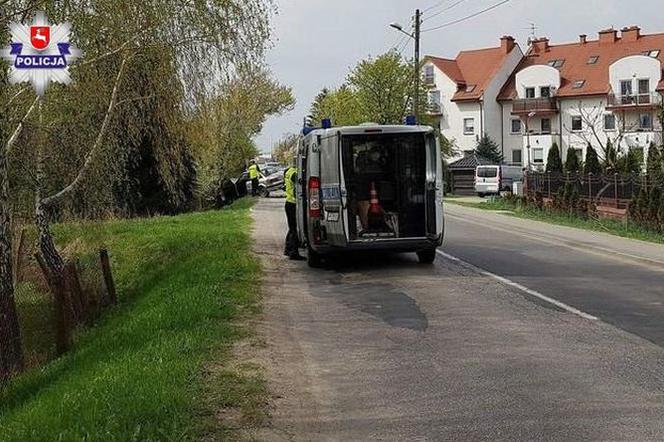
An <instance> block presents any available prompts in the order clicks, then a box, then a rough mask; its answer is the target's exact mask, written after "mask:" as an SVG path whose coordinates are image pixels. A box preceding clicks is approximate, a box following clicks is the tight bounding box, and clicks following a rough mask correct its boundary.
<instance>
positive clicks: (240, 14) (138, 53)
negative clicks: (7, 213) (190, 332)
mask: <svg viewBox="0 0 664 442" xmlns="http://www.w3.org/2000/svg"><path fill="white" fill-rule="evenodd" d="M23 3H24V2H21V1H11V0H10V1H8V2H7V4H8V5H10V6H11V7H12V8H13V10H14V11H20V8H21V7H22V5H23ZM41 6H44V7H45V9H46V14H47V16H48V17H49V19H50V21H51V22H55V23H57V22H62V21H69V22H71V23H72V29H73V33H74V36H73V38H74V39H73V41H72V43H74V44H75V45H76V46H78V47H79V48H81V49H82V50H83V51H84V52H85V59H84V61H82V62H81V63H79V64H78V65H77V66H74V67H73V68H72V75H73V77H74V84H73V85H72V86H71V87H68V88H65V87H62V86H51V87H50V89H49V90H48V92H47V94H46V96H45V97H44V98H43V100H41V101H40V102H39V103H38V104H37V101H38V100H36V99H35V98H34V96H30V92H26V93H23V94H22V96H21V99H20V100H19V101H17V103H16V104H17V106H16V108H17V109H20V112H21V113H23V114H24V117H23V120H25V122H26V124H27V125H31V126H32V127H33V128H36V130H32V131H29V132H28V131H24V133H23V134H22V135H21V136H19V137H17V147H20V149H18V148H17V149H16V150H17V151H20V152H21V155H23V158H22V159H24V160H27V161H26V162H22V164H29V167H28V168H27V169H28V171H27V173H26V175H28V176H29V181H30V182H31V183H32V192H33V195H34V201H35V203H34V216H35V222H36V224H37V227H38V231H39V235H38V238H39V239H38V246H39V250H40V251H41V253H42V255H43V256H44V258H45V261H46V263H47V265H48V267H49V270H50V271H51V273H52V274H53V275H54V276H56V277H60V275H61V272H62V268H63V259H62V257H61V255H60V253H59V251H58V250H57V248H56V246H55V242H54V238H53V235H52V234H51V231H50V223H51V222H52V221H53V216H54V215H57V214H58V213H60V212H62V210H63V209H64V208H66V207H68V206H72V205H74V206H76V205H78V206H79V207H80V204H81V203H80V200H83V199H87V198H88V197H90V196H92V195H94V196H95V197H99V198H100V200H103V199H104V198H109V199H110V198H113V195H110V194H109V192H108V189H112V188H113V184H114V183H117V182H122V180H123V179H124V178H125V177H126V172H127V164H128V162H129V161H131V159H132V157H133V156H134V154H135V152H136V151H135V148H136V146H139V145H141V143H143V142H146V140H147V142H150V143H152V146H153V147H154V146H157V150H158V154H159V155H161V154H164V155H169V156H170V157H171V158H175V157H180V158H181V160H182V161H180V163H179V164H177V165H175V167H172V166H173V164H169V161H165V162H164V163H163V164H166V166H165V167H164V168H163V170H161V172H160V176H161V179H164V180H165V181H166V183H165V186H166V187H168V186H169V185H170V184H172V183H171V182H169V180H171V179H175V178H174V177H177V176H181V175H183V174H184V173H185V172H187V171H184V170H178V169H179V168H180V166H182V164H183V163H184V161H185V158H186V155H184V154H183V150H185V149H186V148H187V147H186V145H185V142H184V141H183V140H184V137H185V134H186V133H185V131H184V124H185V120H186V115H187V114H191V113H193V112H194V111H195V109H196V108H197V107H199V106H200V105H201V103H202V102H204V101H205V100H207V98H208V97H209V96H212V95H214V94H216V93H217V92H218V90H219V88H220V84H222V83H223V82H224V80H225V79H228V78H231V77H232V76H233V75H234V74H235V73H236V72H237V71H238V70H239V69H241V68H242V67H243V66H246V65H248V64H253V63H258V62H260V60H262V58H263V55H264V51H265V49H266V47H267V45H268V44H269V36H270V28H269V18H270V15H271V14H272V10H273V4H272V1H271V0H245V1H243V2H228V1H225V0H210V1H206V2H185V3H182V2H163V1H157V0H144V1H141V2H135V1H133V0H95V1H92V2H90V1H87V0H69V1H63V2H52V3H51V2H49V3H48V4H46V3H44V4H43V5H41ZM146 66H147V67H148V68H146ZM17 89H18V88H17ZM13 92H16V91H13ZM36 104H37V106H35V105H36ZM23 120H22V121H23ZM128 140H129V141H130V142H129V143H127V141H128ZM174 143H175V144H176V145H177V147H176V148H173V145H174ZM19 145H20V146H19ZM17 167H18V166H17ZM183 167H184V168H187V167H189V168H191V165H189V166H183ZM109 184H111V185H109ZM175 187H177V186H175ZM171 190H173V193H177V191H176V190H175V189H174V188H172V189H171Z"/></svg>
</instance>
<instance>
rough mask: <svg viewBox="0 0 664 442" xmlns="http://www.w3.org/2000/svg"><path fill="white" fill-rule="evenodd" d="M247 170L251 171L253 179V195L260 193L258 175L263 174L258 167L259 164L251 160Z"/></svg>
mask: <svg viewBox="0 0 664 442" xmlns="http://www.w3.org/2000/svg"><path fill="white" fill-rule="evenodd" d="M247 171H248V172H249V179H250V180H251V195H252V196H256V194H257V193H258V177H259V176H260V175H261V170H260V168H259V167H258V164H256V161H254V160H251V162H250V163H249V167H248V168H247Z"/></svg>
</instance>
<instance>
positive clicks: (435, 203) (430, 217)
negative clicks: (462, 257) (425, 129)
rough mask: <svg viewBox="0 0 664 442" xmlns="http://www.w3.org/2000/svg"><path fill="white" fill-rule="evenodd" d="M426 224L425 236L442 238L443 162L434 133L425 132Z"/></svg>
mask: <svg viewBox="0 0 664 442" xmlns="http://www.w3.org/2000/svg"><path fill="white" fill-rule="evenodd" d="M426 149H427V156H426V157H427V165H426V168H427V172H426V225H427V237H428V238H429V239H436V238H438V237H440V238H441V240H442V235H443V229H444V220H443V170H442V169H443V163H442V159H441V157H440V147H439V142H438V139H437V138H436V135H435V134H434V133H427V134H426Z"/></svg>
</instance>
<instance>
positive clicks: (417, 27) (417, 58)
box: [413, 9, 422, 124]
mask: <svg viewBox="0 0 664 442" xmlns="http://www.w3.org/2000/svg"><path fill="white" fill-rule="evenodd" d="M421 25H422V14H421V12H420V10H419V9H416V10H415V32H414V34H413V37H414V39H415V98H414V100H413V101H414V107H415V109H414V112H413V113H414V114H415V120H416V121H417V124H419V123H420V77H421V75H422V73H421V72H420V33H421V32H420V31H421V29H420V27H421Z"/></svg>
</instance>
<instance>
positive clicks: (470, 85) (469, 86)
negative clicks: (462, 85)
mask: <svg viewBox="0 0 664 442" xmlns="http://www.w3.org/2000/svg"><path fill="white" fill-rule="evenodd" d="M474 90H475V85H474V84H469V85H468V86H466V92H468V93H470V92H472V91H474Z"/></svg>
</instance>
